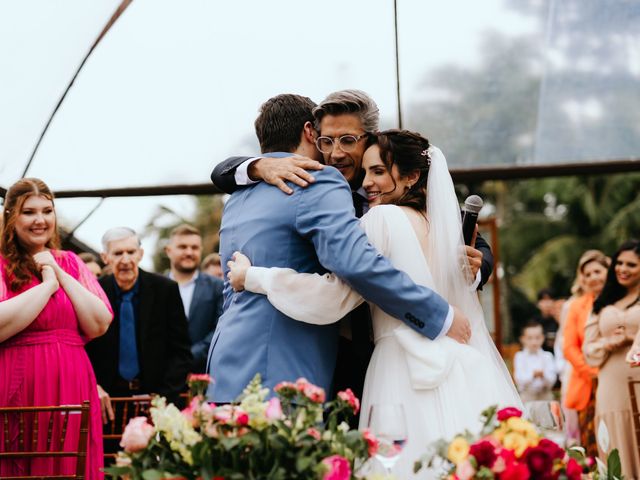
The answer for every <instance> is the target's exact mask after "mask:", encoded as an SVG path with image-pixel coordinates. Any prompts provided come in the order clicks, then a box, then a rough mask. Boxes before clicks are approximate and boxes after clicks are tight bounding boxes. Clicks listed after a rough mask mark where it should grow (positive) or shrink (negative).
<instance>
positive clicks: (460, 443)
mask: <svg viewBox="0 0 640 480" xmlns="http://www.w3.org/2000/svg"><path fill="white" fill-rule="evenodd" d="M467 455H469V443H468V442H467V441H466V440H465V439H464V437H456V438H454V439H453V441H452V442H451V443H450V444H449V450H448V451H447V458H449V460H451V461H452V462H453V463H455V464H456V465H457V464H458V463H460V462H462V461H463V460H466V458H467Z"/></svg>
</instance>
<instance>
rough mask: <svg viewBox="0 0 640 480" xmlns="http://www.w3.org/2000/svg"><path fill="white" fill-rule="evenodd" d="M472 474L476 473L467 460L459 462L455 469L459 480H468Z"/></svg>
mask: <svg viewBox="0 0 640 480" xmlns="http://www.w3.org/2000/svg"><path fill="white" fill-rule="evenodd" d="M474 473H476V470H475V468H473V465H471V462H470V461H469V460H464V461H463V462H460V463H459V464H458V466H457V467H456V477H458V478H459V479H460V480H470V479H471V478H472V477H473V474H474Z"/></svg>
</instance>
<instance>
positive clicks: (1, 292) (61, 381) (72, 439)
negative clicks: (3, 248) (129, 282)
mask: <svg viewBox="0 0 640 480" xmlns="http://www.w3.org/2000/svg"><path fill="white" fill-rule="evenodd" d="M52 254H53V256H54V258H55V259H56V262H57V263H58V264H59V265H60V267H61V268H62V269H63V270H64V271H66V272H67V273H68V274H70V275H71V276H72V277H73V278H75V279H76V280H78V281H79V282H80V283H81V284H82V285H83V286H84V287H85V288H87V289H88V290H89V291H90V292H92V293H93V294H95V295H96V296H98V297H99V298H100V299H101V300H102V301H103V302H104V303H105V305H106V306H107V308H109V310H110V311H111V306H110V304H109V300H108V299H107V297H106V295H105V293H104V291H103V290H102V288H101V287H100V284H99V283H98V281H97V280H96V278H95V276H94V275H93V274H92V273H91V272H90V271H89V270H88V269H87V267H86V266H85V265H84V263H83V262H82V261H81V260H80V259H79V258H78V256H77V255H76V254H74V253H73V252H67V251H55V252H52ZM5 263H6V261H5V259H4V258H2V257H0V267H1V269H0V302H2V301H5V300H8V299H10V298H12V297H14V296H16V295H17V294H19V293H20V292H12V291H10V290H9V286H8V282H7V279H6V272H5V268H4V267H5ZM38 283H39V281H38V280H37V279H35V278H34V279H33V280H32V281H31V282H30V283H29V284H28V285H27V286H25V287H24V288H23V289H22V290H21V291H25V290H27V289H29V288H32V287H34V286H36V285H38ZM87 341H88V339H87V338H86V337H85V336H84V334H83V333H82V331H81V330H80V326H79V323H78V318H77V316H76V312H75V310H74V308H73V305H72V303H71V300H70V299H69V297H68V296H67V294H66V292H65V291H64V289H63V288H62V287H60V288H59V289H58V291H57V292H56V293H55V294H54V295H52V296H51V298H50V299H49V302H48V303H47V305H46V306H45V307H44V309H43V310H42V311H41V312H40V314H39V315H38V317H37V318H36V319H35V320H34V321H33V322H32V323H31V324H30V325H29V326H28V327H27V328H25V329H24V330H22V331H21V332H19V333H18V334H16V335H14V336H13V337H11V338H9V339H7V340H5V341H4V342H0V406H10V407H17V406H45V405H70V404H80V403H82V402H83V401H84V400H89V401H90V402H91V412H90V419H89V441H88V445H87V469H86V478H87V479H102V478H103V477H104V475H103V473H102V472H101V470H100V469H101V468H102V466H103V455H102V420H101V413H100V403H99V400H98V393H97V389H96V378H95V375H94V373H93V368H92V367H91V363H90V362H89V357H88V356H87V354H86V353H85V350H84V344H85V343H86V342H87ZM73 417H75V418H72V417H70V418H69V426H68V432H67V439H66V442H65V450H67V449H69V450H74V449H75V447H76V445H77V442H78V435H77V431H78V429H77V428H75V425H77V424H74V423H72V422H74V421H75V422H78V421H79V415H75V416H73ZM9 435H10V437H11V439H12V441H13V442H16V443H17V435H18V425H15V424H14V425H12V426H11V428H10V430H9ZM46 435H47V432H46V428H40V429H39V432H38V437H39V438H38V449H41V450H46ZM54 436H55V431H54ZM54 438H55V437H54ZM27 441H29V442H30V441H31V439H30V434H29V433H28V435H27ZM0 445H1V446H4V431H3V429H0ZM73 473H75V459H74V458H65V459H33V460H31V459H29V460H3V461H0V478H1V477H3V476H5V475H61V474H73Z"/></svg>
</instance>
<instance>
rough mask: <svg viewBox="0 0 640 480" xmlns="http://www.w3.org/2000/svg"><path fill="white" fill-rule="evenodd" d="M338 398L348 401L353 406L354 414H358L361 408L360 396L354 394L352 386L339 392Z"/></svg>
mask: <svg viewBox="0 0 640 480" xmlns="http://www.w3.org/2000/svg"><path fill="white" fill-rule="evenodd" d="M338 398H339V399H340V400H342V401H344V402H346V403H348V404H349V405H350V406H351V408H353V413H354V415H355V414H357V413H358V411H359V410H360V400H358V397H356V396H355V395H354V393H353V391H352V390H351V389H350V388H347V389H346V390H343V391H342V392H338Z"/></svg>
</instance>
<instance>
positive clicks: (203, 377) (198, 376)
mask: <svg viewBox="0 0 640 480" xmlns="http://www.w3.org/2000/svg"><path fill="white" fill-rule="evenodd" d="M191 382H207V383H211V382H213V379H212V378H211V377H210V376H209V375H208V374H206V373H191V374H190V375H189V377H188V378H187V383H191Z"/></svg>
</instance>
